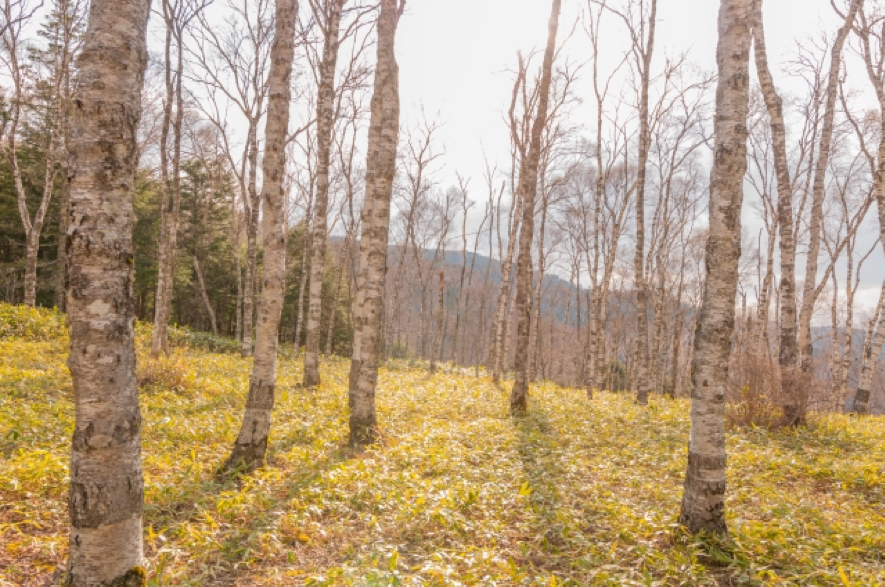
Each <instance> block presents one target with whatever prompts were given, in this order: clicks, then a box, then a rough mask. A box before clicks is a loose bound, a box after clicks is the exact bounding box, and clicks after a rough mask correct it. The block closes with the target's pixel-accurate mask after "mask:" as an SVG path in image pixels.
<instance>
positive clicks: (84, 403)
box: [67, 0, 150, 586]
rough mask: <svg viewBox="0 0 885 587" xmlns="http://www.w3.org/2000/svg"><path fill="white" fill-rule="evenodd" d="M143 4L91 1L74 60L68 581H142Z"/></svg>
mask: <svg viewBox="0 0 885 587" xmlns="http://www.w3.org/2000/svg"><path fill="white" fill-rule="evenodd" d="M149 8H150V1H149V0H94V1H93V3H92V6H91V9H90V12H89V23H88V25H87V29H86V36H85V41H84V44H83V49H82V52H81V53H80V55H79V57H78V58H77V69H78V72H79V73H78V78H77V83H76V91H75V96H76V102H75V104H76V107H75V108H74V109H73V111H72V119H71V124H72V132H71V143H70V145H69V147H70V149H69V157H70V161H69V169H68V173H69V177H68V181H69V182H70V192H69V193H70V208H69V217H68V218H69V221H68V234H67V241H68V259H69V279H68V286H67V308H68V326H69V328H70V345H71V346H70V351H71V352H70V357H69V358H68V367H69V368H70V370H71V378H72V380H73V384H74V407H75V423H74V436H73V439H72V443H71V462H70V493H69V497H68V508H69V512H70V520H71V532H70V541H69V543H68V549H69V550H68V552H69V555H68V577H67V583H68V585H71V586H81V585H82V586H87V585H89V586H92V585H144V582H145V573H144V569H143V565H144V551H143V546H142V507H143V500H144V481H143V477H142V471H141V412H140V409H139V405H138V387H137V383H136V378H135V344H134V326H135V324H134V316H133V305H132V271H133V265H132V264H133V255H132V227H133V208H132V198H133V193H134V192H133V190H134V183H135V171H136V165H137V159H136V156H135V155H136V132H137V129H138V121H139V116H140V110H141V86H142V82H143V81H144V71H145V67H146V65H147V59H148V52H147V46H146V42H145V37H146V28H147V20H148V13H149Z"/></svg>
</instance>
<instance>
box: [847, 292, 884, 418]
mask: <svg viewBox="0 0 885 587" xmlns="http://www.w3.org/2000/svg"><path fill="white" fill-rule="evenodd" d="M883 342H885V283H883V284H882V290H881V293H880V294H879V302H878V303H877V304H876V310H875V313H874V314H873V319H872V320H870V326H869V328H868V329H867V336H866V339H865V340H864V345H863V356H862V358H861V368H860V377H859V378H858V382H857V389H856V390H855V392H854V405H853V406H852V409H851V411H852V412H853V413H855V414H866V413H867V408H868V407H869V402H870V391H871V389H872V386H873V374H874V373H875V371H876V364H877V363H878V360H879V353H880V352H881V351H882V344H883Z"/></svg>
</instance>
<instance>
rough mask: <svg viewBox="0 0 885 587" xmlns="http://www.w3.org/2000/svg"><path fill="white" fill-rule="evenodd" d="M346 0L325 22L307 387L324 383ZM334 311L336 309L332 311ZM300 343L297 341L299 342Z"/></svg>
mask: <svg viewBox="0 0 885 587" xmlns="http://www.w3.org/2000/svg"><path fill="white" fill-rule="evenodd" d="M345 1H346V0H332V1H331V2H330V4H329V17H328V19H327V21H326V23H325V27H324V33H325V40H324V42H323V61H322V64H321V65H320V85H319V97H318V99H317V192H316V202H314V205H313V253H312V258H311V261H310V296H309V302H308V303H309V306H310V307H309V309H308V312H307V336H306V340H305V343H304V386H305V387H315V386H317V385H319V384H320V328H321V325H320V322H321V320H322V315H323V271H324V270H325V265H326V238H327V234H326V233H327V232H328V228H327V226H326V224H327V221H326V215H327V210H328V207H329V154H330V152H331V148H332V126H333V124H334V123H335V120H334V118H335V107H334V102H335V67H336V65H337V63H338V30H339V28H340V26H341V25H340V23H341V10H342V8H343V7H344V2H345ZM332 311H333V312H334V311H335V309H334V308H332ZM296 344H297V341H296Z"/></svg>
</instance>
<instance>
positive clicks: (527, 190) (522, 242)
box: [510, 0, 562, 413]
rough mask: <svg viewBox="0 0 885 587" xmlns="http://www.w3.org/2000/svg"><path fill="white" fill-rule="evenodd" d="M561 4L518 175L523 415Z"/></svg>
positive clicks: (518, 385)
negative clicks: (539, 198) (544, 146)
mask: <svg viewBox="0 0 885 587" xmlns="http://www.w3.org/2000/svg"><path fill="white" fill-rule="evenodd" d="M561 5H562V0H553V8H552V12H551V14H550V22H549V24H548V33H547V47H546V48H545V49H544V63H543V65H542V67H541V85H540V86H539V88H538V93H539V99H538V111H537V113H536V115H535V120H534V122H533V123H532V135H531V143H530V144H529V152H528V156H527V157H526V161H525V168H524V169H521V170H520V172H519V191H520V196H519V200H520V201H521V202H522V229H521V231H520V233H519V257H518V258H517V267H516V314H517V328H516V361H515V362H516V365H515V367H516V370H515V375H514V379H513V390H512V391H511V393H510V409H511V410H513V411H514V412H517V413H519V412H524V411H525V410H526V408H527V407H528V391H529V386H528V366H529V365H528V358H529V334H530V330H531V318H532V314H531V289H532V240H533V238H534V236H535V235H534V232H535V231H534V225H535V193H536V192H537V191H538V161H539V159H540V156H541V135H542V133H543V132H544V127H545V126H547V106H548V104H549V100H550V80H551V79H552V77H553V57H554V54H555V53H556V31H557V29H558V28H559V12H560V7H561Z"/></svg>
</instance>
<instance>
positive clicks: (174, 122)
mask: <svg viewBox="0 0 885 587" xmlns="http://www.w3.org/2000/svg"><path fill="white" fill-rule="evenodd" d="M209 2H211V0H162V2H161V4H162V11H161V14H162V16H163V23H164V24H165V28H166V31H165V44H164V53H163V55H164V63H165V87H166V97H165V100H164V102H163V125H162V130H161V132H160V178H161V179H160V182H161V188H162V192H161V193H162V197H161V200H160V255H159V264H158V268H157V293H156V296H155V297H154V330H153V332H152V333H151V355H153V356H155V357H156V356H157V355H159V354H160V352H161V351H162V352H164V353H168V352H169V337H168V330H167V328H168V325H169V314H170V312H171V309H172V288H173V286H174V270H175V249H176V246H177V243H178V223H179V216H180V214H181V139H182V122H183V120H184V97H183V92H182V78H183V77H184V46H183V40H184V32H185V28H186V27H187V26H188V24H189V23H190V21H191V20H192V19H193V18H194V17H195V16H197V14H198V13H199V12H200V11H201V10H202V9H203V8H204V7H205V6H206V5H207V4H208V3H209ZM170 131H171V133H172V137H171V145H170V144H169V143H170V136H169V133H170ZM170 151H171V152H170ZM170 155H171V161H170ZM170 167H171V169H170Z"/></svg>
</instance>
